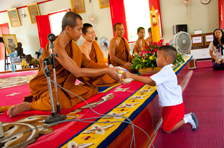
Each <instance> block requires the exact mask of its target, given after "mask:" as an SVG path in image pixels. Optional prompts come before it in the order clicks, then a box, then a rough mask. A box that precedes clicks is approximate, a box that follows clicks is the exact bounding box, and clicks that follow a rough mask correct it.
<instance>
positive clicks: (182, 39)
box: [173, 31, 196, 69]
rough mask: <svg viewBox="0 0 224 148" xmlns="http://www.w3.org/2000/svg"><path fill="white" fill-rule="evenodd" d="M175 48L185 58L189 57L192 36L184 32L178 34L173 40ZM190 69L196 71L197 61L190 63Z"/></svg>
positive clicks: (193, 60) (192, 60)
mask: <svg viewBox="0 0 224 148" xmlns="http://www.w3.org/2000/svg"><path fill="white" fill-rule="evenodd" d="M173 46H175V47H176V49H177V51H178V52H179V53H181V54H182V55H183V56H189V55H187V53H189V52H190V50H191V46H192V41H191V36H190V35H189V34H188V33H187V32H184V31H180V32H178V33H177V34H176V35H175V36H174V39H173ZM188 68H189V69H195V68H196V60H195V59H194V58H192V59H191V60H190V61H189V63H188Z"/></svg>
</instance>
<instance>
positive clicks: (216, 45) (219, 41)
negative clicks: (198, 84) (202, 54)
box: [209, 28, 224, 70]
mask: <svg viewBox="0 0 224 148" xmlns="http://www.w3.org/2000/svg"><path fill="white" fill-rule="evenodd" d="M223 46H224V34H223V31H222V29H220V28H217V29H215V30H214V32H213V42H211V43H210V45H209V54H210V56H211V57H212V65H213V69H214V70H220V69H224V55H223V49H224V48H223Z"/></svg>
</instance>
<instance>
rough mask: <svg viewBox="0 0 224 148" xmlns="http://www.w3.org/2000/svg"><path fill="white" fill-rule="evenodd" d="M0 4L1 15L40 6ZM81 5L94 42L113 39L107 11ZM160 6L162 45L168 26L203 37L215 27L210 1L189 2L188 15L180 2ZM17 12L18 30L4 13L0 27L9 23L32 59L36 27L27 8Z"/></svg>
mask: <svg viewBox="0 0 224 148" xmlns="http://www.w3.org/2000/svg"><path fill="white" fill-rule="evenodd" d="M0 1H1V5H0V11H2V10H6V9H10V8H15V7H20V6H24V5H27V4H32V3H34V2H40V1H41V0H32V1H31V0H23V1H18V0H17V1H15V0H4V2H3V0H0ZM84 3H85V10H86V12H85V13H81V14H80V15H81V16H82V18H83V22H84V23H85V22H88V16H89V15H90V14H91V13H93V12H94V13H95V14H96V16H97V20H98V21H97V24H96V25H94V28H95V29H96V33H97V37H98V41H99V40H100V38H101V37H103V36H106V37H107V38H108V39H109V40H110V39H111V38H112V37H113V30H112V26H111V24H112V23H111V15H110V8H109V7H108V8H103V9H100V7H99V1H98V0H92V2H91V3H88V2H87V0H84ZM9 6H10V7H9ZM160 6H161V17H162V25H163V38H164V39H165V42H166V41H167V42H168V41H169V40H170V39H171V38H173V36H174V35H173V30H172V26H173V25H176V24H187V25H188V32H189V33H190V34H193V31H194V30H195V29H202V31H203V33H207V32H212V31H213V30H214V29H215V28H218V27H219V20H218V18H219V14H218V0H212V1H211V2H210V3H209V4H208V5H203V4H201V2H200V0H193V3H192V5H191V7H190V8H189V11H188V14H187V8H186V7H185V6H184V5H183V4H181V2H180V0H160ZM3 8H4V9H3ZM68 8H71V3H70V0H54V1H50V2H47V3H43V4H39V9H40V13H41V15H46V14H48V13H50V12H53V11H58V10H62V9H68ZM18 12H19V14H20V15H21V14H22V13H23V12H25V13H26V14H27V17H26V18H22V17H21V16H20V20H21V24H22V26H20V27H14V28H11V25H10V22H9V18H8V15H7V12H4V13H0V24H3V23H9V26H10V28H9V29H10V33H11V34H16V37H17V40H18V41H20V42H22V43H23V48H24V52H25V53H26V54H32V55H34V52H35V51H37V50H39V48H40V43H39V37H38V31H37V25H36V24H31V22H30V18H29V14H28V11H27V8H23V9H18Z"/></svg>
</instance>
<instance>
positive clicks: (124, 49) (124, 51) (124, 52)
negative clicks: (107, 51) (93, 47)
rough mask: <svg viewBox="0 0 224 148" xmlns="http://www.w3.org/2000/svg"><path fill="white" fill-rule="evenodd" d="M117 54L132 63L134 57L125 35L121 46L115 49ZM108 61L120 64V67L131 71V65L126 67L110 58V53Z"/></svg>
mask: <svg viewBox="0 0 224 148" xmlns="http://www.w3.org/2000/svg"><path fill="white" fill-rule="evenodd" d="M115 56H116V57H117V58H119V59H120V60H122V61H124V62H130V63H132V60H133V57H132V55H131V54H130V48H129V44H128V41H127V40H126V39H125V38H123V37H122V39H121V41H120V43H119V46H118V47H117V48H116V49H115ZM108 62H109V64H112V65H113V66H120V67H123V68H125V69H127V70H128V71H130V72H131V69H130V67H126V66H124V65H120V64H118V63H116V62H115V61H113V60H111V59H110V55H109V56H108Z"/></svg>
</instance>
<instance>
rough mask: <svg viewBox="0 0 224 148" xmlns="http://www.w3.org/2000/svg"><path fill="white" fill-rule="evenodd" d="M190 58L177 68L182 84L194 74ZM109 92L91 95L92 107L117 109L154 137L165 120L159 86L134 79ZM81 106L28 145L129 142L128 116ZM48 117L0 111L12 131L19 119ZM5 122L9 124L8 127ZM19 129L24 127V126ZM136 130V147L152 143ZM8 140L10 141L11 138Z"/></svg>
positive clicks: (36, 122)
mask: <svg viewBox="0 0 224 148" xmlns="http://www.w3.org/2000/svg"><path fill="white" fill-rule="evenodd" d="M190 59H191V57H189V58H188V59H186V62H185V63H183V64H182V65H179V66H178V67H176V68H175V72H176V73H177V77H178V82H179V84H182V83H184V84H185V85H184V87H185V86H186V84H187V82H188V81H187V80H186V78H187V77H188V78H189V75H190V74H191V70H189V69H188V66H187V63H188V61H189V60H190ZM183 89H184V88H183ZM148 90H150V91H148ZM110 93H113V95H114V97H113V98H110V99H109V100H105V101H103V102H102V95H101V96H99V98H95V99H92V100H93V101H92V102H90V103H91V106H93V107H94V108H93V109H94V110H95V111H97V112H99V113H101V114H112V113H116V114H121V115H123V116H125V117H128V118H129V119H130V120H131V121H132V122H133V123H134V124H135V125H137V126H139V127H141V128H142V129H143V130H145V131H146V132H147V133H148V134H149V136H150V138H151V139H154V137H155V135H156V133H157V129H158V127H159V126H160V124H161V121H162V120H161V115H162V114H161V112H162V108H161V107H159V105H158V97H157V91H156V87H152V86H148V85H145V84H143V83H140V82H137V81H133V82H131V83H130V84H129V85H125V84H118V85H117V86H113V87H110V88H109V89H107V90H105V91H104V94H103V96H106V95H108V94H110ZM133 97H137V98H133ZM88 100H89V99H88ZM80 109H81V111H80V110H79V111H78V110H75V111H73V112H71V113H66V114H67V121H69V120H68V119H73V121H69V122H66V123H61V124H58V125H55V126H53V132H52V129H47V130H46V132H45V133H42V134H46V135H42V136H40V137H39V138H38V139H37V141H36V142H35V143H32V144H30V145H29V146H28V147H43V146H44V147H69V146H71V145H76V144H78V145H81V144H89V147H90V148H91V147H129V146H130V143H131V138H132V128H131V126H130V125H129V124H127V123H124V122H127V121H128V120H126V119H125V118H114V117H111V118H102V116H100V115H97V114H95V113H93V112H92V111H91V110H90V109H89V108H80ZM71 111H72V110H71ZM24 117H25V119H24ZM46 117H47V116H44V115H35V116H31V115H29V114H24V115H20V116H16V117H14V118H11V119H10V118H9V117H7V116H6V115H5V114H0V120H1V121H3V122H4V123H3V125H4V127H5V129H4V130H8V131H9V132H10V131H11V130H13V129H10V126H15V125H16V127H17V125H18V122H19V123H20V124H23V125H24V127H25V125H26V126H27V125H29V127H38V126H41V125H43V123H42V122H41V121H42V120H43V119H44V118H46ZM77 117H78V118H77ZM93 117H97V118H93ZM86 118H92V119H89V120H88V121H90V122H93V123H86V122H78V121H77V120H78V119H83V120H84V119H86ZM6 122H7V123H6ZM10 122H12V123H10ZM6 125H10V126H7V128H6ZM27 128H28V127H27ZM18 129H21V126H20V127H18ZM39 131H40V129H39V130H36V131H34V130H32V132H30V134H29V135H28V136H27V135H24V137H22V138H20V139H19V140H20V141H19V143H21V142H24V141H26V140H28V139H29V138H33V137H32V135H35V134H38V132H39ZM50 132H52V133H50ZM47 133H48V134H47ZM134 133H135V145H136V147H147V146H149V144H150V142H149V140H148V138H147V136H146V135H145V134H144V133H143V132H142V131H141V130H139V129H137V128H135V129H134ZM13 140H14V141H13V142H16V140H17V139H13ZM8 142H9V143H10V141H8ZM11 142H12V141H11ZM9 143H8V144H9ZM17 143H18V141H17ZM75 143H76V144H75ZM0 144H1V143H0ZM5 144H6V143H4V145H5ZM14 145H15V144H14ZM0 146H1V145H0ZM11 146H12V145H11Z"/></svg>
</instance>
